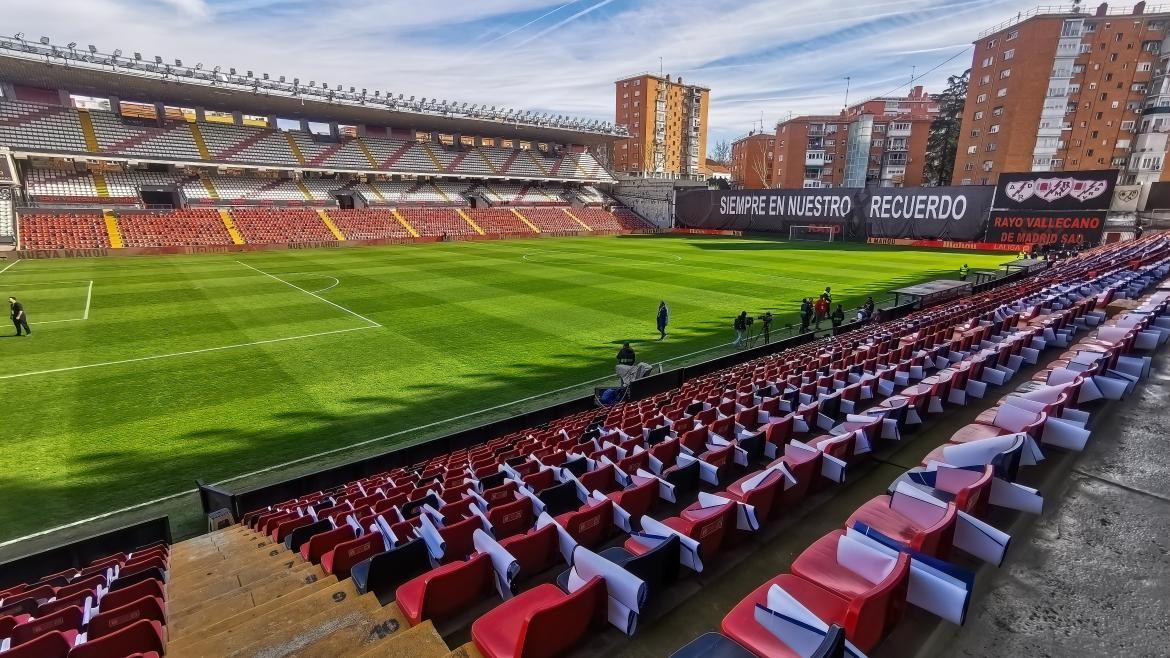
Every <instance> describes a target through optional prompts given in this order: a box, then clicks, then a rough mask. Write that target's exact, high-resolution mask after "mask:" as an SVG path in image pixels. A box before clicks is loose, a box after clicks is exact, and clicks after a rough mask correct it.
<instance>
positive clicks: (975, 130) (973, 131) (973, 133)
mask: <svg viewBox="0 0 1170 658" xmlns="http://www.w3.org/2000/svg"><path fill="white" fill-rule="evenodd" d="M980 134H982V133H981V132H980V130H979V129H978V128H972V129H971V136H972V137H978V136H979V135H980Z"/></svg>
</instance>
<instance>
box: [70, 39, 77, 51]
mask: <svg viewBox="0 0 1170 658" xmlns="http://www.w3.org/2000/svg"><path fill="white" fill-rule="evenodd" d="M76 47H77V42H76V41H70V42H69V46H68V48H69V50H73V49H74V48H76Z"/></svg>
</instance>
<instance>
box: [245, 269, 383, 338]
mask: <svg viewBox="0 0 1170 658" xmlns="http://www.w3.org/2000/svg"><path fill="white" fill-rule="evenodd" d="M236 262H237V263H239V264H240V265H243V266H244V267H246V268H248V269H250V270H253V271H255V272H259V273H260V274H263V275H264V276H266V277H268V278H270V279H274V280H276V281H279V282H281V283H283V284H284V285H286V286H288V287H290V288H293V289H295V290H300V291H301V292H303V293H305V294H306V295H308V296H310V297H315V298H316V299H319V300H321V301H323V302H325V303H326V304H328V305H330V306H332V307H334V308H336V309H340V310H342V311H345V312H346V313H349V314H350V315H352V316H354V317H355V318H358V319H360V320H364V321H365V322H368V323H370V326H371V327H381V326H382V325H380V324H378V323H377V322H374V321H373V320H371V319H369V318H367V317H366V316H364V315H362V314H361V313H357V312H355V311H351V310H349V309H348V308H346V307H344V306H342V305H341V304H337V303H335V302H331V301H329V300H328V299H325V298H324V297H322V296H321V295H318V294H317V293H315V292H311V291H308V290H305V289H304V288H302V287H300V286H298V285H296V284H295V283H289V282H288V281H285V280H284V279H282V278H280V277H278V276H275V275H272V274H269V273H268V272H265V271H264V270H261V269H259V268H255V267H252V266H251V265H249V264H247V263H245V262H243V261H239V260H238V261H236Z"/></svg>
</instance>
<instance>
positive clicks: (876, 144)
mask: <svg viewBox="0 0 1170 658" xmlns="http://www.w3.org/2000/svg"><path fill="white" fill-rule="evenodd" d="M885 145H886V140H884V139H875V140H873V144H872V146H873V147H874V148H878V149H880V148H882V147H883V146H885Z"/></svg>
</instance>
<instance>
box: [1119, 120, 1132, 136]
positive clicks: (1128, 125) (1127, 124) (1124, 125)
mask: <svg viewBox="0 0 1170 658" xmlns="http://www.w3.org/2000/svg"><path fill="white" fill-rule="evenodd" d="M1121 129H1122V130H1124V131H1125V132H1130V133H1131V132H1133V121H1122V122H1121Z"/></svg>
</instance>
